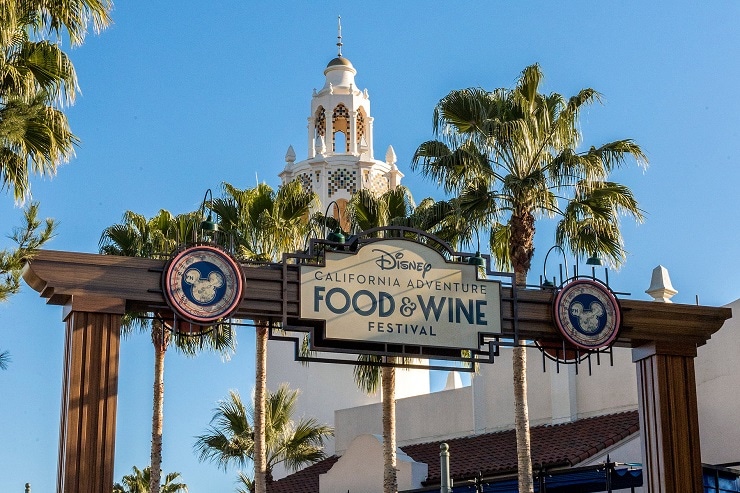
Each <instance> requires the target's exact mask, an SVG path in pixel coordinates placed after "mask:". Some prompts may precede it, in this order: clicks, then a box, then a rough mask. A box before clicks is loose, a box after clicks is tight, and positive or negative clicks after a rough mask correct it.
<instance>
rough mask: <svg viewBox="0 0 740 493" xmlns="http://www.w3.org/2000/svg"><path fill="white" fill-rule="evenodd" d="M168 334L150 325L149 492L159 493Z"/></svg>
mask: <svg viewBox="0 0 740 493" xmlns="http://www.w3.org/2000/svg"><path fill="white" fill-rule="evenodd" d="M167 339H168V334H167V331H166V329H165V328H164V327H163V326H162V324H160V323H157V321H154V322H153V323H152V344H153V345H154V386H153V387H154V388H153V397H152V450H151V457H150V460H151V464H150V466H149V491H150V493H159V489H160V479H161V476H162V423H163V422H164V356H165V353H166V351H167V342H168V341H167Z"/></svg>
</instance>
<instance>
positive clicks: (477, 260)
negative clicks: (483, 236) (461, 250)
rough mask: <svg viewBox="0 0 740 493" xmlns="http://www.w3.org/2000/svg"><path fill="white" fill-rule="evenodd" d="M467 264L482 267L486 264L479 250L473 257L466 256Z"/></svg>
mask: <svg viewBox="0 0 740 493" xmlns="http://www.w3.org/2000/svg"><path fill="white" fill-rule="evenodd" d="M468 264H470V265H475V266H476V267H483V266H484V265H486V259H484V258H483V257H482V256H481V254H480V251H477V252H475V256H474V257H468Z"/></svg>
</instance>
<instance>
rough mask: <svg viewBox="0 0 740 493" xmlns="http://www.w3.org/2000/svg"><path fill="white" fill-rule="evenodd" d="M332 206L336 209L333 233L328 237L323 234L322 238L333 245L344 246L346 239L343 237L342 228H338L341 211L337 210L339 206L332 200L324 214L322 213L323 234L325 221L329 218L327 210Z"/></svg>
mask: <svg viewBox="0 0 740 493" xmlns="http://www.w3.org/2000/svg"><path fill="white" fill-rule="evenodd" d="M332 204H333V205H334V206H335V207H336V208H337V217H336V220H337V226H336V227H335V228H334V231H332V232H331V233H329V234H328V235H327V234H326V233H325V234H324V236H325V237H326V241H331V242H333V243H340V244H342V245H344V242H345V241H347V237H346V236H344V233H343V232H342V228H340V227H339V216H340V215H341V214H342V210H341V209H340V208H339V204H337V201H336V200H332V201H331V202H329V205H327V206H326V212H324V232H326V223H327V220H326V219H327V217H328V216H329V209H330V208H331V206H332Z"/></svg>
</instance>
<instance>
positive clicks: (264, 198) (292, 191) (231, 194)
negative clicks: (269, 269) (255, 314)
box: [212, 181, 317, 493]
mask: <svg viewBox="0 0 740 493" xmlns="http://www.w3.org/2000/svg"><path fill="white" fill-rule="evenodd" d="M224 191H225V192H226V198H222V199H217V200H214V201H213V203H212V209H213V211H214V212H216V213H217V214H218V215H219V217H220V218H221V223H220V227H221V230H222V231H223V232H224V234H223V235H222V236H221V237H222V238H223V241H226V242H228V243H229V247H230V248H231V247H233V249H234V250H235V252H236V253H237V255H238V256H239V257H240V258H242V259H244V260H251V261H278V260H281V259H282V255H283V253H287V252H294V251H297V250H298V249H300V248H301V247H302V246H303V244H304V241H305V238H306V236H307V234H308V232H309V231H310V224H309V221H308V217H309V212H310V210H311V207H312V206H313V205H314V204H315V203H316V201H317V199H316V195H315V194H313V193H312V192H308V191H304V190H303V188H302V186H301V184H300V182H298V181H294V182H292V183H288V184H285V185H282V186H281V187H279V188H278V190H277V191H274V190H273V189H272V188H271V187H269V186H268V185H267V184H264V183H263V184H259V185H257V186H256V187H255V188H251V189H245V190H240V189H238V188H236V187H234V186H233V185H230V184H228V183H224ZM254 322H255V333H256V335H255V339H256V340H255V390H254V400H255V407H256V409H255V413H254V433H255V451H254V469H255V474H254V476H255V478H254V482H255V491H256V492H257V493H265V492H266V490H265V488H266V486H265V484H266V479H267V476H266V474H267V465H268V464H267V451H266V449H265V446H264V444H265V443H266V442H265V440H266V438H265V407H264V406H265V402H266V401H265V399H266V391H267V373H266V372H267V340H268V337H269V333H268V331H269V323H268V322H266V321H263V320H255V321H254Z"/></svg>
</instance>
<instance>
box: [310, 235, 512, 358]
mask: <svg viewBox="0 0 740 493" xmlns="http://www.w3.org/2000/svg"><path fill="white" fill-rule="evenodd" d="M301 318H305V319H318V320H326V334H325V336H326V338H328V339H342V340H351V341H362V342H382V343H390V344H407V345H419V346H437V347H445V348H460V349H472V348H478V347H479V344H478V333H479V332H486V333H500V332H501V294H500V284H499V283H498V282H497V281H487V280H485V279H479V278H478V269H477V267H476V266H473V265H467V264H459V263H448V262H447V261H446V260H445V259H444V257H442V256H441V255H440V254H439V253H438V252H437V251H435V250H433V249H431V248H429V247H427V246H425V245H422V244H419V243H416V242H413V241H409V240H402V239H391V240H382V241H378V242H375V243H370V244H367V245H365V246H363V247H362V248H360V250H359V251H358V252H357V253H356V254H352V253H344V252H327V253H326V265H325V266H314V265H302V266H301Z"/></svg>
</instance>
